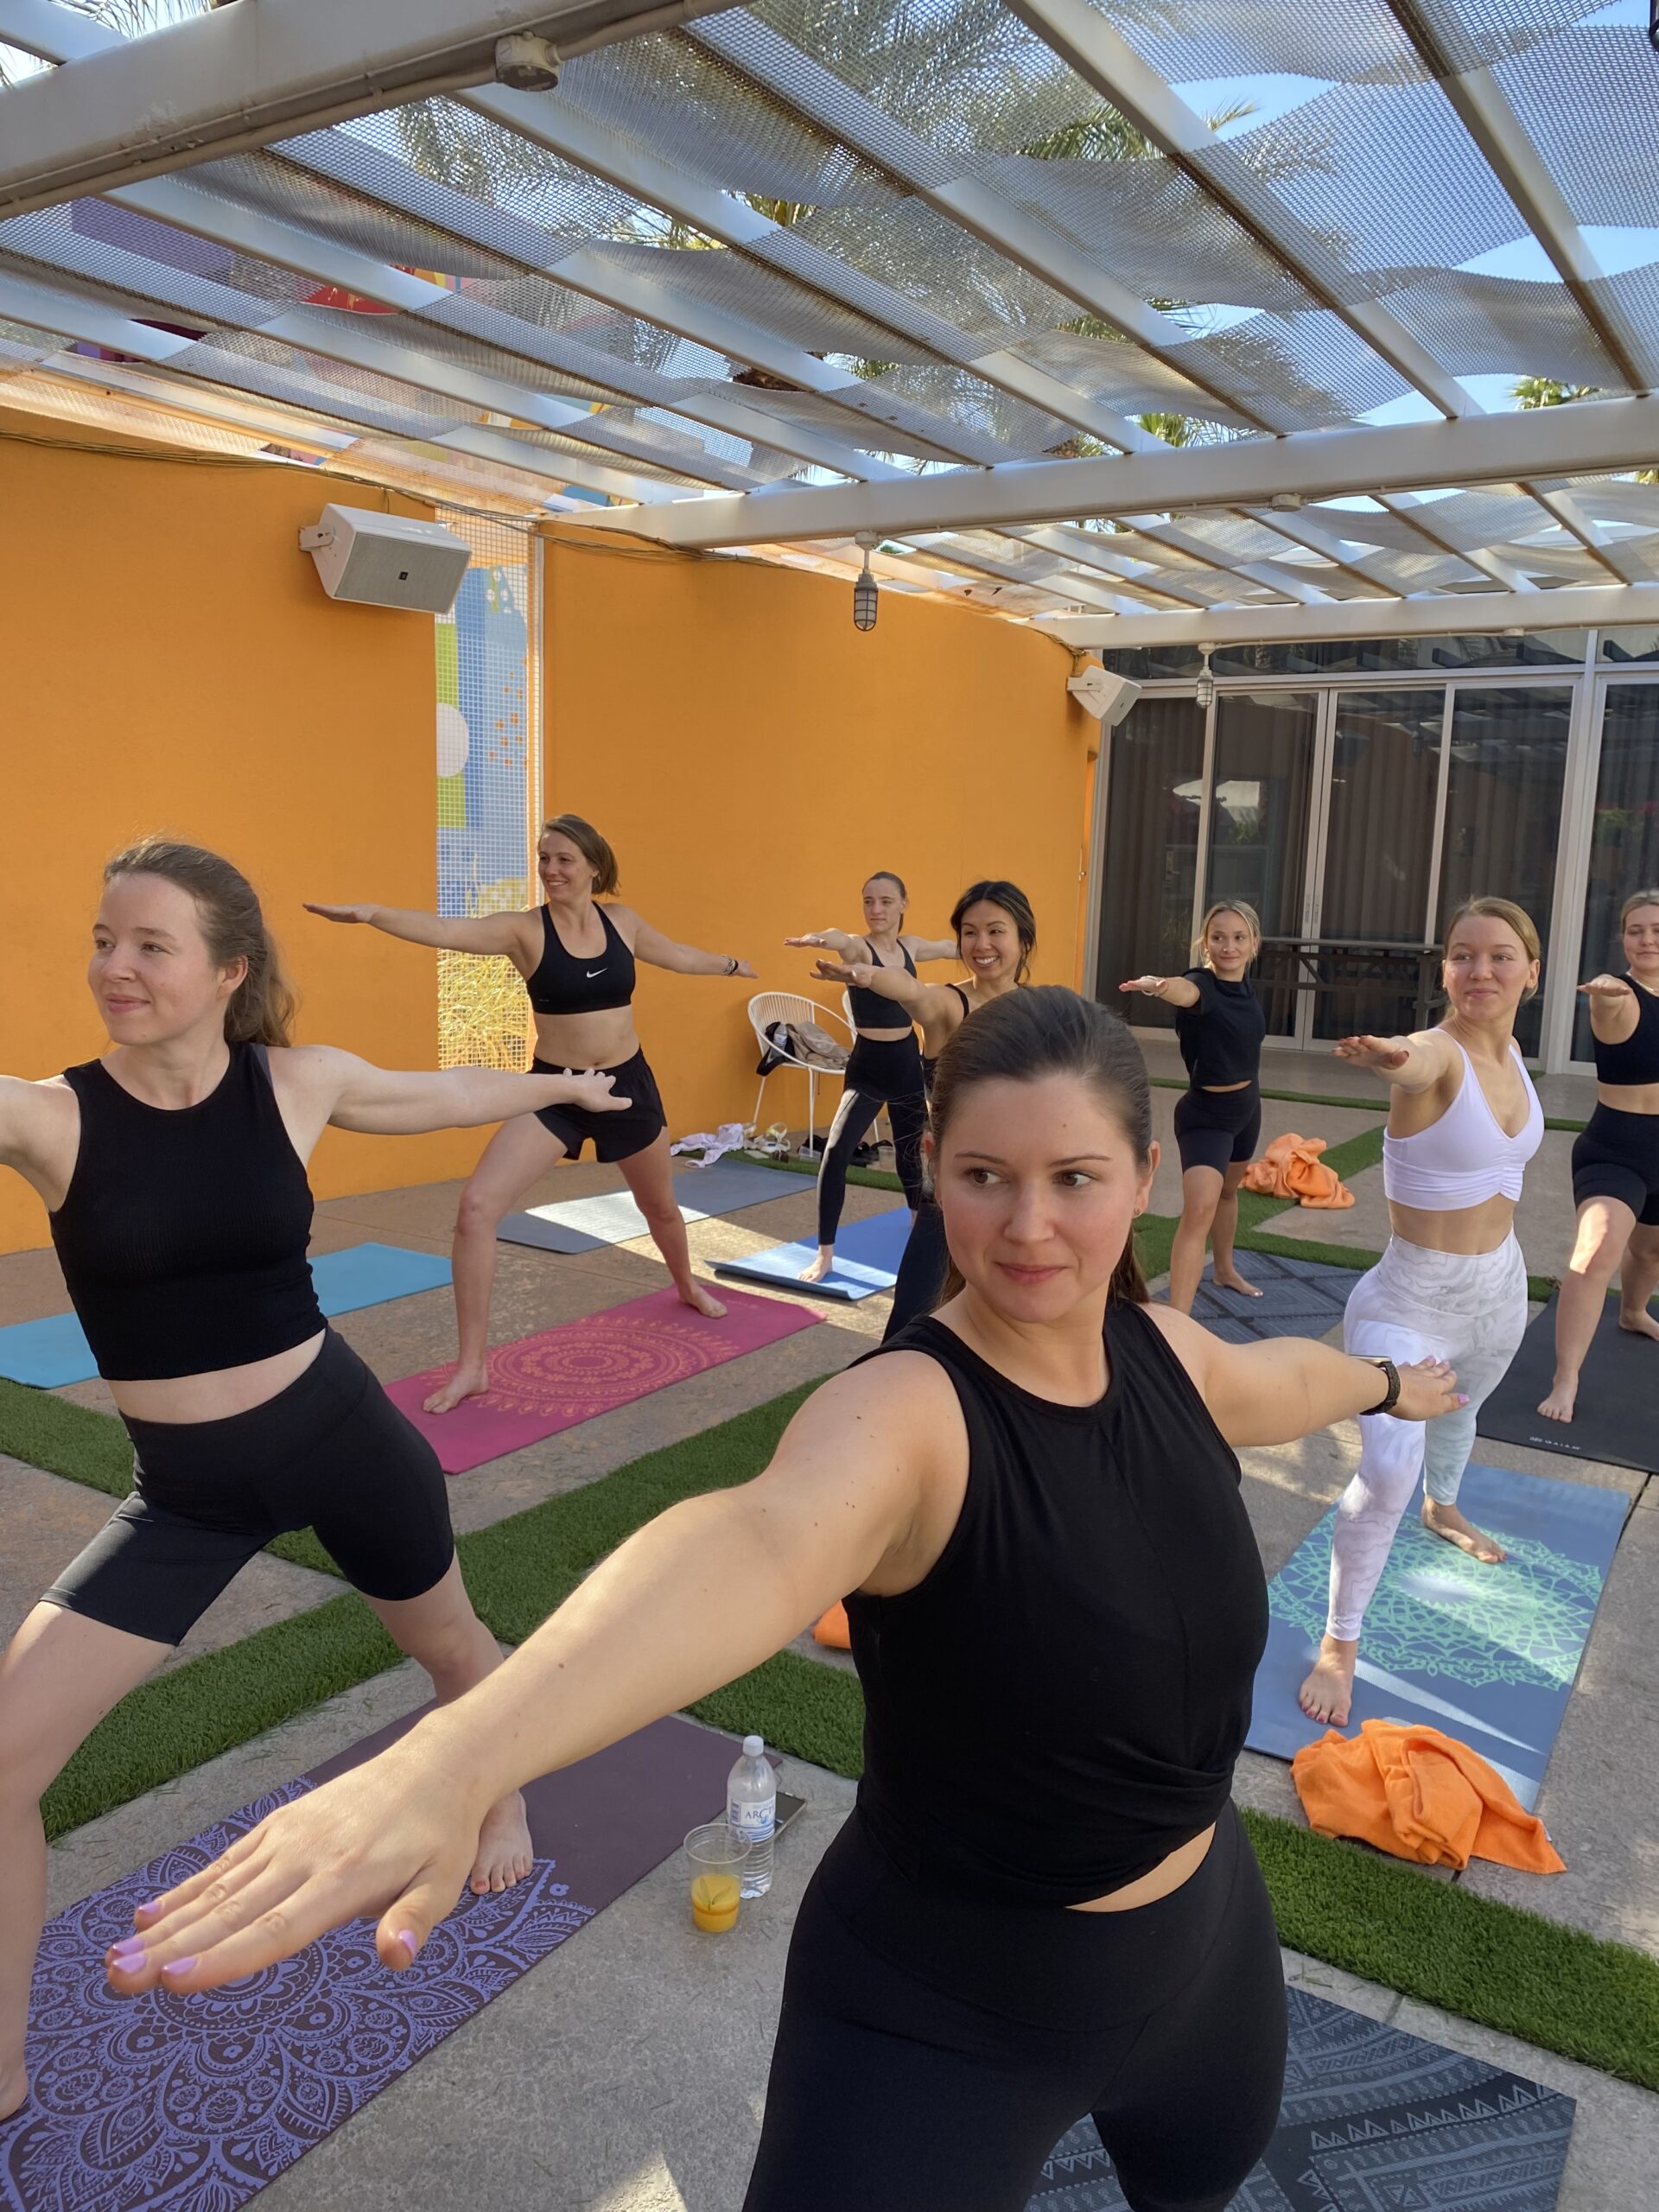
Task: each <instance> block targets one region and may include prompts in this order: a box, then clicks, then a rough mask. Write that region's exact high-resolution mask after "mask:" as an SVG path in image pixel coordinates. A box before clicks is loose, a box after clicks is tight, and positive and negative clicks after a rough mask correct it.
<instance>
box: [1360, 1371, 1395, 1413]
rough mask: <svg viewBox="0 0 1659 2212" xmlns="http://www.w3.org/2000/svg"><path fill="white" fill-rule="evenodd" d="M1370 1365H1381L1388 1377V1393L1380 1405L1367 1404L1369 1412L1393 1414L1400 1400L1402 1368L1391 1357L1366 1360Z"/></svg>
mask: <svg viewBox="0 0 1659 2212" xmlns="http://www.w3.org/2000/svg"><path fill="white" fill-rule="evenodd" d="M1366 1365H1367V1366H1368V1367H1380V1368H1381V1369H1382V1370H1383V1374H1384V1375H1385V1376H1387V1377H1388V1382H1389V1389H1388V1395H1387V1396H1386V1397H1385V1398H1384V1399H1383V1402H1382V1404H1381V1405H1380V1406H1367V1407H1366V1408H1365V1410H1366V1412H1367V1413H1368V1414H1391V1413H1392V1412H1393V1411H1394V1409H1395V1407H1396V1406H1397V1405H1398V1404H1399V1402H1400V1370H1399V1369H1398V1368H1397V1367H1396V1366H1395V1363H1394V1362H1393V1361H1392V1360H1391V1359H1371V1358H1370V1357H1368V1358H1367V1360H1366Z"/></svg>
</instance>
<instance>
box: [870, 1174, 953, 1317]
mask: <svg viewBox="0 0 1659 2212" xmlns="http://www.w3.org/2000/svg"><path fill="white" fill-rule="evenodd" d="M948 1274H950V1246H949V1245H948V1244H947V1243H945V1241H944V1215H943V1214H942V1213H941V1212H940V1211H939V1208H938V1201H937V1200H936V1199H933V1198H927V1199H925V1200H924V1201H923V1203H922V1205H920V1206H919V1207H918V1210H917V1214H916V1218H915V1220H914V1221H913V1222H912V1224H911V1228H910V1235H909V1236H908V1237H906V1240H905V1250H904V1256H903V1258H902V1259H901V1260H900V1261H899V1276H898V1280H897V1281H896V1282H895V1283H894V1284H893V1311H892V1313H889V1314H888V1316H887V1327H886V1328H885V1329H884V1330H883V1331H882V1332H881V1341H882V1343H883V1344H886V1342H887V1338H889V1337H896V1336H897V1335H898V1333H899V1330H900V1329H902V1328H903V1327H904V1326H905V1325H906V1323H907V1322H911V1321H913V1320H915V1319H917V1318H918V1315H920V1314H923V1313H931V1312H932V1311H933V1308H934V1307H935V1306H937V1305H938V1302H939V1296H940V1294H941V1293H942V1292H943V1290H944V1279H945V1277H946V1276H947V1275H948Z"/></svg>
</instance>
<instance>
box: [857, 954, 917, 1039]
mask: <svg viewBox="0 0 1659 2212" xmlns="http://www.w3.org/2000/svg"><path fill="white" fill-rule="evenodd" d="M864 950H865V951H866V952H868V954H869V956H870V965H871V967H872V968H890V967H891V966H892V965H893V963H892V962H891V961H890V960H878V959H877V958H876V957H875V947H874V945H873V944H871V943H870V940H869V939H868V938H865V940H864ZM899 961H900V962H901V963H902V964H903V967H904V970H905V973H906V976H914V974H915V973H916V963H915V962H914V961H913V960H912V958H911V957H910V951H909V948H908V947H907V946H906V945H903V944H901V945H900V946H899ZM847 1003H848V1005H849V1007H851V1008H852V1010H853V1027H854V1028H855V1029H897V1028H898V1027H899V1025H900V1023H902V1022H906V1021H908V1020H909V1019H910V1016H909V1015H908V1014H906V1012H905V1009H904V1008H903V1007H901V1006H899V1004H898V1003H897V1002H896V1001H894V1000H893V999H884V998H883V997H882V995H881V994H880V991H872V990H870V989H868V988H867V987H866V986H865V985H863V984H862V983H855V984H854V985H853V987H852V988H851V989H850V990H849V992H848V994H847Z"/></svg>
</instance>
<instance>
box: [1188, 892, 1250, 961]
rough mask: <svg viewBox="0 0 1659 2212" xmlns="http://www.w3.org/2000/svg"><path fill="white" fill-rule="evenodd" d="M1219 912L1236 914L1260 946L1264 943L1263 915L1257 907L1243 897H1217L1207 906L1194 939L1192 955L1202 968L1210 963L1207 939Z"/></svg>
mask: <svg viewBox="0 0 1659 2212" xmlns="http://www.w3.org/2000/svg"><path fill="white" fill-rule="evenodd" d="M1217 914H1236V915H1237V916H1238V918H1239V920H1240V921H1241V922H1243V925H1244V926H1245V928H1246V929H1248V930H1249V933H1250V935H1251V936H1252V937H1253V938H1255V942H1256V944H1257V946H1258V947H1259V946H1260V944H1261V943H1262V917H1261V916H1260V915H1259V914H1258V913H1257V912H1256V911H1255V907H1254V906H1247V905H1246V904H1245V902H1244V901H1243V899H1217V900H1216V901H1215V902H1214V904H1213V905H1211V906H1206V907H1205V910H1204V919H1203V920H1202V921H1201V922H1200V923H1199V924H1198V935H1197V937H1195V938H1193V940H1192V957H1193V960H1194V962H1195V963H1197V964H1198V966H1199V967H1200V968H1207V967H1208V966H1209V965H1210V954H1209V950H1208V949H1207V947H1206V945H1205V938H1207V937H1208V936H1209V934H1210V925H1211V922H1213V921H1214V920H1215V918H1216V916H1217ZM1250 957H1251V958H1252V959H1254V958H1255V954H1254V953H1252V954H1251V956H1250Z"/></svg>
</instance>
